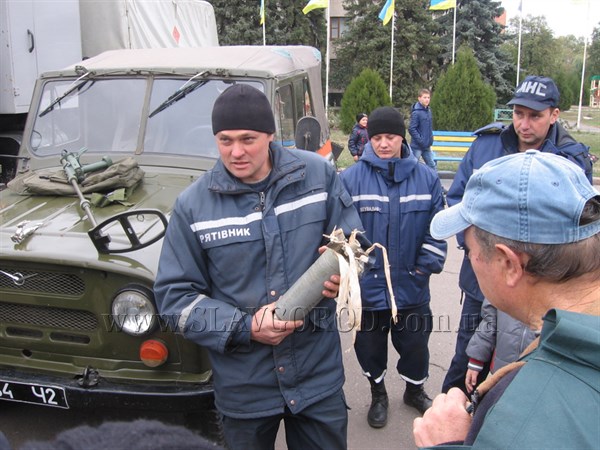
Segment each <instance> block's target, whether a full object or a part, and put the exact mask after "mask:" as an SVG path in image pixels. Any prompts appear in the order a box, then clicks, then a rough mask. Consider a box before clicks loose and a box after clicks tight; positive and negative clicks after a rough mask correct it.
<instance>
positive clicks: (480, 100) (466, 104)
mask: <svg viewBox="0 0 600 450" xmlns="http://www.w3.org/2000/svg"><path fill="white" fill-rule="evenodd" d="M495 104H496V94H495V93H494V89H493V88H492V87H491V86H490V85H489V84H488V83H486V82H485V81H484V79H483V77H482V75H481V72H480V71H479V68H478V67H477V60H476V59H475V56H474V55H473V51H472V50H471V49H470V48H469V47H467V46H463V47H461V48H460V49H459V51H458V53H457V57H456V63H455V64H454V65H453V66H450V67H449V68H448V70H447V72H446V73H445V74H443V75H442V76H441V77H440V79H439V80H438V82H437V84H436V87H435V89H434V91H433V95H432V98H431V111H432V114H433V126H434V129H436V130H453V131H473V130H476V129H478V128H480V127H482V126H484V125H486V124H487V123H489V122H491V121H492V120H493V117H494V106H495Z"/></svg>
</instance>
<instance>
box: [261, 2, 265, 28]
mask: <svg viewBox="0 0 600 450" xmlns="http://www.w3.org/2000/svg"><path fill="white" fill-rule="evenodd" d="M263 23H265V0H260V24H261V25H262V24H263Z"/></svg>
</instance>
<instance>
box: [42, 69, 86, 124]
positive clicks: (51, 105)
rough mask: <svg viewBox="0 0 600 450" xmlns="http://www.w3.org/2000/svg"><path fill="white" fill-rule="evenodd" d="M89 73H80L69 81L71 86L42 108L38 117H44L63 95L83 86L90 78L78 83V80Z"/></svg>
mask: <svg viewBox="0 0 600 450" xmlns="http://www.w3.org/2000/svg"><path fill="white" fill-rule="evenodd" d="M89 74H90V72H86V73H84V74H83V75H81V76H80V77H79V78H77V79H76V80H75V81H73V83H71V87H70V88H69V89H67V90H66V91H65V92H64V93H63V95H61V96H60V97H58V98H57V99H56V100H54V101H53V102H52V103H50V105H48V107H47V108H46V109H44V110H43V111H42V112H41V113H40V115H39V116H38V117H44V116H45V115H46V114H48V113H49V112H50V111H52V110H53V109H54V107H55V106H56V105H57V104H58V103H60V102H61V101H62V100H63V99H64V98H65V97H67V96H69V95H71V94H72V93H73V92H75V91H77V90H79V89H81V88H82V87H83V86H85V85H86V84H87V83H88V82H89V81H90V80H89V79H87V80H83V81H82V82H80V83H78V81H79V80H81V79H82V78H85V77H87V76H88V75H89Z"/></svg>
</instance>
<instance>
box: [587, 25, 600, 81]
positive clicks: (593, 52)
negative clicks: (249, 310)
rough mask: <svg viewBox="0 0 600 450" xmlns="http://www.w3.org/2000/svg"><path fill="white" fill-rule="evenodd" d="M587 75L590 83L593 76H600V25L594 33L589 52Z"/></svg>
mask: <svg viewBox="0 0 600 450" xmlns="http://www.w3.org/2000/svg"><path fill="white" fill-rule="evenodd" d="M585 71H586V73H588V74H589V75H588V82H589V79H590V77H591V76H593V75H600V24H598V26H597V27H596V28H594V31H593V33H592V40H591V43H590V44H589V47H588V51H587V64H586V70H585Z"/></svg>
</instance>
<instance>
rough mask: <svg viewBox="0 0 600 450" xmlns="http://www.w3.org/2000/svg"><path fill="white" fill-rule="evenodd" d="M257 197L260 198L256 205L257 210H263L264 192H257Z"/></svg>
mask: <svg viewBox="0 0 600 450" xmlns="http://www.w3.org/2000/svg"><path fill="white" fill-rule="evenodd" d="M258 196H259V198H260V203H259V205H258V209H259V211H261V212H262V211H264V210H265V193H264V192H260V193H259V194H258Z"/></svg>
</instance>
